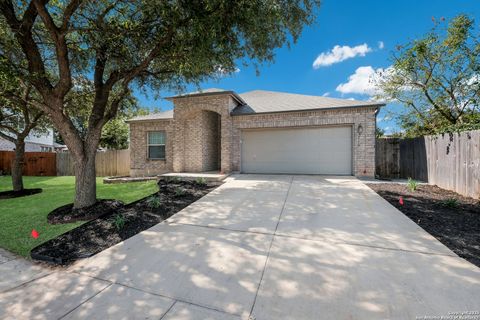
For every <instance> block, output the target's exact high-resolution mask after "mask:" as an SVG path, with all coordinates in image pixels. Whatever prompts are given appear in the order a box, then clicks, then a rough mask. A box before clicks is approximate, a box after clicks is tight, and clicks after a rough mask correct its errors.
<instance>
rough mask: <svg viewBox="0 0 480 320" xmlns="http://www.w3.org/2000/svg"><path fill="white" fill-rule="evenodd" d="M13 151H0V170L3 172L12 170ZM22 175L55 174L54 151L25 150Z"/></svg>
mask: <svg viewBox="0 0 480 320" xmlns="http://www.w3.org/2000/svg"><path fill="white" fill-rule="evenodd" d="M14 158H15V152H14V151H0V171H1V172H2V173H5V174H10V173H11V172H12V162H13V159H14ZM23 175H24V176H56V175H57V166H56V153H53V152H25V164H24V166H23Z"/></svg>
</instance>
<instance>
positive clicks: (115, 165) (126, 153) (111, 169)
mask: <svg viewBox="0 0 480 320" xmlns="http://www.w3.org/2000/svg"><path fill="white" fill-rule="evenodd" d="M95 167H96V175H97V177H107V176H108V177H110V176H128V175H129V174H130V150H128V149H125V150H108V151H105V152H97V156H96V158H95ZM57 175H59V176H73V175H75V172H74V169H73V159H72V157H71V155H70V152H61V153H57Z"/></svg>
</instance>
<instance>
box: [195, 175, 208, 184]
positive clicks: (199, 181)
mask: <svg viewBox="0 0 480 320" xmlns="http://www.w3.org/2000/svg"><path fill="white" fill-rule="evenodd" d="M195 183H196V184H198V185H201V186H206V185H207V179H205V178H203V177H198V178H197V179H196V180H195Z"/></svg>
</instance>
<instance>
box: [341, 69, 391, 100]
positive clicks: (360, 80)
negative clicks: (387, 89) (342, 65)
mask: <svg viewBox="0 0 480 320" xmlns="http://www.w3.org/2000/svg"><path fill="white" fill-rule="evenodd" d="M383 71H384V69H382V68H378V69H376V70H375V69H373V67H372V66H364V67H359V68H358V69H357V70H355V73H354V74H352V75H350V76H349V77H348V81H347V82H345V83H341V84H339V85H338V86H337V88H336V90H337V91H338V92H341V93H344V94H345V93H355V94H363V95H369V96H373V95H375V94H376V93H378V91H377V89H376V88H375V84H374V83H373V81H372V80H373V78H374V77H375V76H376V75H378V74H379V73H382V72H383Z"/></svg>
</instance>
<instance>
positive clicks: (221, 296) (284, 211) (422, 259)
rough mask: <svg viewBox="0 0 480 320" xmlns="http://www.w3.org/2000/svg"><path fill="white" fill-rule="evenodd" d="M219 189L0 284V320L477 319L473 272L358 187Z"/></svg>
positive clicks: (270, 184) (309, 184)
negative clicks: (92, 250)
mask: <svg viewBox="0 0 480 320" xmlns="http://www.w3.org/2000/svg"><path fill="white" fill-rule="evenodd" d="M226 181H227V182H226V183H225V184H224V185H222V186H221V187H219V188H218V189H216V190H215V191H213V192H211V193H210V194H208V195H207V196H205V197H204V198H202V199H201V200H199V201H197V202H195V203H194V204H192V205H190V206H189V207H187V208H185V209H184V210H183V211H181V212H180V213H178V214H176V215H175V216H174V217H172V218H170V219H169V220H167V221H165V222H164V223H161V224H158V225H156V226H154V227H153V228H151V229H149V230H146V231H144V232H142V233H140V234H138V235H136V236H134V237H132V238H130V239H128V240H127V241H125V242H123V243H120V244H118V245H116V246H114V247H111V248H110V249H108V250H105V251H103V252H102V253H100V254H97V255H96V256H94V257H92V258H89V259H86V260H83V261H80V262H79V263H77V264H75V265H73V266H72V267H70V268H69V269H68V270H67V271H59V272H50V273H48V274H42V275H41V276H39V275H38V276H37V277H36V278H34V279H33V280H32V281H30V282H27V283H25V284H23V285H21V286H18V283H16V285H15V286H13V285H12V286H11V288H7V289H6V288H5V286H4V288H3V290H4V291H3V293H0V318H8V317H11V318H29V319H35V318H38V319H51V318H67V319H78V318H85V319H87V318H88V319H106V318H114V319H131V318H150V319H242V318H243V319H248V318H249V317H250V318H251V319H258V320H263V319H275V320H276V319H297V320H298V319H415V318H416V317H419V318H420V317H425V316H427V317H428V316H430V317H433V316H448V315H452V312H457V313H458V312H466V311H471V312H478V311H480V299H479V297H480V269H479V268H477V267H475V266H474V265H472V264H470V263H468V262H466V261H465V260H463V259H461V258H459V257H457V256H456V255H455V254H454V253H453V252H451V251H450V250H449V249H448V248H446V247H445V246H443V245H442V244H441V243H440V242H438V241H437V240H436V239H435V238H433V237H432V236H430V235H429V234H428V233H426V232H425V231H423V229H421V228H420V227H418V226H417V225H416V224H415V223H413V222H412V221H410V220H409V219H408V218H407V217H405V216H404V215H403V214H402V213H400V212H399V211H397V210H396V209H395V208H394V207H392V206H391V205H390V204H388V203H387V202H386V201H384V200H383V199H382V198H381V197H379V196H378V195H377V194H376V193H374V192H373V191H371V190H370V189H369V188H368V187H366V186H365V185H364V184H363V183H362V182H360V181H359V180H357V179H355V178H348V177H321V176H289V175H277V176H267V175H237V176H232V177H229V178H228V179H227V180H226ZM1 266H2V264H0V269H1ZM1 290H2V287H0V291H1ZM477 315H479V314H478V313H477Z"/></svg>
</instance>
